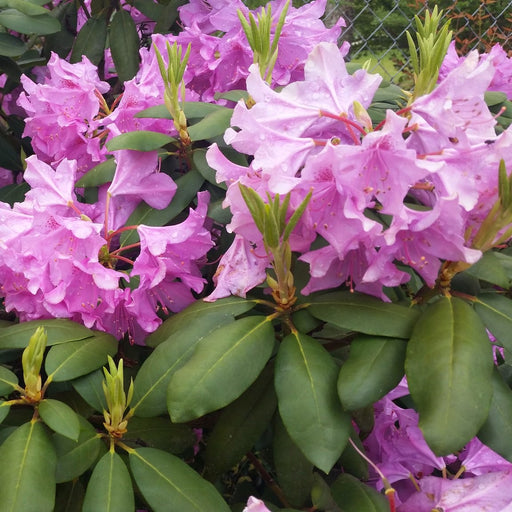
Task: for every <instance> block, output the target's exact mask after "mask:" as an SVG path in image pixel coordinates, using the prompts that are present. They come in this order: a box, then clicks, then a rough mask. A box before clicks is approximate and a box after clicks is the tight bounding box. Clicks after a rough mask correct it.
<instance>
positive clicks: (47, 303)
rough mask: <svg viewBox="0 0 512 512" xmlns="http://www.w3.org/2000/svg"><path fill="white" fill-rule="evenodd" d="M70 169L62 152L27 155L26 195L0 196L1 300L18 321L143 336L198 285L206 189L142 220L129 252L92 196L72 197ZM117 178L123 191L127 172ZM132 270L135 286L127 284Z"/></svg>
mask: <svg viewBox="0 0 512 512" xmlns="http://www.w3.org/2000/svg"><path fill="white" fill-rule="evenodd" d="M150 157H151V155H147V154H146V155H144V156H143V157H142V160H140V161H139V164H141V165H142V163H143V162H144V159H148V158H150ZM134 161H135V162H137V161H138V160H137V159H135V160H134ZM127 165H128V164H127ZM76 173H77V166H76V162H75V161H73V160H71V161H68V160H62V161H61V162H60V163H59V165H58V166H57V168H56V169H55V170H54V169H53V168H52V167H51V166H49V165H48V164H46V163H44V162H42V161H40V160H38V159H37V157H36V156H32V157H30V158H28V159H27V171H26V173H25V179H26V180H27V183H29V185H30V186H31V190H30V191H29V192H28V193H27V196H26V199H25V201H23V202H21V203H16V204H15V206H14V207H13V208H11V207H9V206H8V205H4V204H3V203H0V218H1V219H2V220H4V223H3V226H4V227H2V228H0V244H1V247H2V251H0V281H1V282H2V285H1V288H0V294H1V295H2V296H3V297H4V301H5V307H6V310H7V311H15V312H16V313H17V314H18V316H19V318H20V320H21V321H27V320H37V319H40V318H69V319H72V320H74V321H77V322H81V323H83V324H84V325H86V326H87V327H91V328H95V329H99V330H104V331H107V332H110V333H112V334H114V335H115V336H116V337H121V336H123V335H124V334H125V333H128V335H129V336H130V338H131V339H136V340H137V341H138V342H142V340H143V337H144V333H148V332H151V331H153V330H155V329H156V328H157V327H158V325H160V323H161V319H160V318H159V316H158V310H159V309H160V308H163V309H167V308H169V309H170V310H172V311H178V310H180V309H182V308H184V307H185V306H187V305H188V304H190V303H191V302H192V301H193V300H194V297H193V295H192V293H191V290H194V291H196V292H200V291H201V290H202V288H203V286H204V280H203V278H202V277H201V273H200V271H199V266H198V265H199V264H200V263H201V261H202V260H203V259H204V256H205V254H206V252H207V251H208V250H209V249H210V247H211V245H212V242H211V237H210V233H209V232H208V231H207V230H206V229H205V227H204V219H205V216H206V210H207V197H206V196H205V195H204V193H203V194H200V195H199V198H198V207H197V209H196V210H193V211H192V212H191V213H190V215H189V217H188V218H187V219H186V220H185V221H184V222H182V223H181V224H177V225H174V226H168V227H147V226H139V228H138V230H139V236H140V239H141V242H140V247H138V250H137V247H136V246H134V247H132V248H131V249H132V251H136V252H135V253H134V260H133V261H131V260H130V259H129V258H125V257H124V256H122V253H123V248H122V247H117V248H116V246H115V243H116V240H117V239H116V238H113V235H112V234H111V233H110V232H108V234H107V235H106V234H105V222H104V219H101V220H102V221H101V222H96V221H93V220H91V219H92V218H98V205H88V204H84V203H80V202H79V201H78V200H77V198H76V196H75V193H74V190H73V184H74V182H75V179H76ZM146 179H147V177H146ZM169 179H170V178H169ZM120 186H121V185H120ZM122 187H124V188H123V189H122V190H123V193H124V194H128V195H129V194H130V188H129V180H128V181H125V182H124V183H123V184H122ZM135 188H137V183H136V182H135ZM173 190H174V188H173ZM139 200H140V199H139ZM107 225H108V223H107ZM114 234H115V233H114ZM118 261H121V262H122V263H123V265H122V266H120V268H117V263H118ZM127 263H129V264H131V266H132V269H131V271H129V270H127V269H126V268H125V266H126V264H127ZM132 275H133V276H137V278H136V279H135V285H134V286H133V289H132V288H130V287H127V284H128V283H131V282H132V281H133V280H134V278H132V277H131V276H132Z"/></svg>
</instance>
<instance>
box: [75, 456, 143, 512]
mask: <svg viewBox="0 0 512 512" xmlns="http://www.w3.org/2000/svg"><path fill="white" fill-rule="evenodd" d="M134 509H135V500H134V497H133V488H132V480H131V478H130V473H129V472H128V468H127V467H126V465H125V463H124V462H123V459H121V457H120V456H119V455H118V454H117V453H116V452H114V451H108V452H107V453H106V454H105V455H104V456H103V457H102V458H101V459H100V461H99V462H98V464H96V467H95V468H94V471H93V472H92V475H91V478H90V480H89V484H88V485H87V491H86V492H85V499H84V506H83V508H82V510H83V512H116V511H117V512H127V511H131V510H134Z"/></svg>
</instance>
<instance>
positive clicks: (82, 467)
mask: <svg viewBox="0 0 512 512" xmlns="http://www.w3.org/2000/svg"><path fill="white" fill-rule="evenodd" d="M78 421H79V429H80V433H79V435H78V440H77V441H76V442H75V441H72V440H71V439H69V438H68V437H64V436H62V435H60V434H54V435H53V444H54V446H55V450H56V453H57V468H56V471H55V477H56V480H57V483H61V482H69V481H70V480H73V479H75V478H78V477H79V476H80V475H81V474H82V473H84V472H85V471H87V470H88V469H89V468H90V467H91V466H92V465H93V464H94V462H96V460H97V458H98V454H99V453H100V448H101V447H102V446H103V443H102V441H101V438H100V437H99V435H98V434H97V432H96V430H95V429H94V428H93V426H92V425H91V424H90V423H89V422H88V421H87V420H86V419H85V418H83V417H81V416H78Z"/></svg>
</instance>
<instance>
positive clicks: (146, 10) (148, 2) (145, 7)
mask: <svg viewBox="0 0 512 512" xmlns="http://www.w3.org/2000/svg"><path fill="white" fill-rule="evenodd" d="M133 6H134V7H135V9H137V10H139V11H140V12H141V13H142V14H144V15H145V16H147V17H148V18H150V19H151V20H153V21H157V20H158V18H160V16H161V14H162V5H161V4H157V3H155V2H153V0H135V2H134V3H133Z"/></svg>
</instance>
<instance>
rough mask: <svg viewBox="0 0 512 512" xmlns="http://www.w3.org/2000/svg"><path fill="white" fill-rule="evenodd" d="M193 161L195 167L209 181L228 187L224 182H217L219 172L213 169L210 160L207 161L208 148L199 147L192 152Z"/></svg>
mask: <svg viewBox="0 0 512 512" xmlns="http://www.w3.org/2000/svg"><path fill="white" fill-rule="evenodd" d="M192 161H193V163H194V169H197V171H198V172H199V173H201V176H202V177H203V178H204V179H205V180H207V181H208V182H210V183H212V184H213V185H215V186H217V187H221V188H224V189H225V188H226V186H225V185H224V183H220V184H219V183H217V180H216V175H217V172H216V171H215V169H212V168H211V167H210V166H209V165H208V162H207V161H206V149H204V148H199V149H195V150H194V152H193V153H192Z"/></svg>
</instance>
